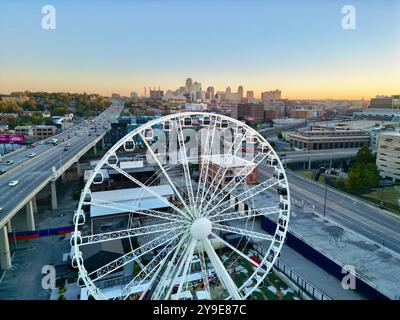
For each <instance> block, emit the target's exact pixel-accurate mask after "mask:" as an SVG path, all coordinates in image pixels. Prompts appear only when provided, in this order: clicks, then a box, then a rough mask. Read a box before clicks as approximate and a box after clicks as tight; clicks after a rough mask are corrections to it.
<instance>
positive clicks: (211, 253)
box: [201, 238, 243, 300]
mask: <svg viewBox="0 0 400 320" xmlns="http://www.w3.org/2000/svg"><path fill="white" fill-rule="evenodd" d="M201 242H202V243H203V246H204V249H205V251H206V253H207V256H208V258H209V259H210V262H211V264H212V265H213V267H214V269H215V271H216V274H217V276H218V278H219V280H220V281H221V284H222V285H223V286H224V287H225V288H226V289H227V290H228V292H229V294H230V295H231V296H232V297H233V298H234V299H235V300H241V299H243V297H242V296H241V294H240V292H239V289H238V287H237V286H236V284H235V282H233V279H232V278H231V276H230V275H229V273H228V271H227V270H226V269H225V266H224V264H223V263H222V261H221V260H220V259H219V257H218V255H217V253H216V252H215V250H214V248H213V247H212V245H211V242H210V240H209V239H207V238H205V239H203V240H201Z"/></svg>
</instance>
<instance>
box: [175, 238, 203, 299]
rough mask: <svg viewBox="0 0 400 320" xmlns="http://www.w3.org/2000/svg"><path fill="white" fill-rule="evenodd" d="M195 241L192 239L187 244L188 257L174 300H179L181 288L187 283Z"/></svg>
mask: <svg viewBox="0 0 400 320" xmlns="http://www.w3.org/2000/svg"><path fill="white" fill-rule="evenodd" d="M197 241H198V240H196V239H195V238H192V239H191V241H190V244H189V248H188V256H187V258H186V262H185V266H184V268H183V272H182V276H181V281H180V282H179V286H178V291H177V292H176V299H177V300H179V297H180V295H181V292H182V288H183V284H184V283H185V282H187V278H188V276H189V272H190V270H189V267H190V265H191V263H192V260H193V253H194V249H195V247H196V244H197Z"/></svg>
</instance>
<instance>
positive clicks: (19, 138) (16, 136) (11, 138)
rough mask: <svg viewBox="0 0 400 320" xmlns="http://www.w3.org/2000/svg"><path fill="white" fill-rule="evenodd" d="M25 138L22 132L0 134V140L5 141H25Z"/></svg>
mask: <svg viewBox="0 0 400 320" xmlns="http://www.w3.org/2000/svg"><path fill="white" fill-rule="evenodd" d="M24 139H25V138H24V136H23V135H20V134H9V135H4V134H2V135H0V142H3V143H4V142H5V143H14V142H24Z"/></svg>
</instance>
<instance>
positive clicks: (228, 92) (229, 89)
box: [225, 87, 232, 95]
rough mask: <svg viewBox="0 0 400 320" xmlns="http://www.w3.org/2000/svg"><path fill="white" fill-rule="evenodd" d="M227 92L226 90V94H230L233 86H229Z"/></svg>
mask: <svg viewBox="0 0 400 320" xmlns="http://www.w3.org/2000/svg"><path fill="white" fill-rule="evenodd" d="M225 92H226V95H229V94H230V93H231V92H232V90H231V87H227V88H226V90H225Z"/></svg>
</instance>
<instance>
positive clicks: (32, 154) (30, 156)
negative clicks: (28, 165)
mask: <svg viewBox="0 0 400 320" xmlns="http://www.w3.org/2000/svg"><path fill="white" fill-rule="evenodd" d="M34 156H36V153H34V152H32V153H30V154H29V155H28V157H29V158H33V157H34Z"/></svg>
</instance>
